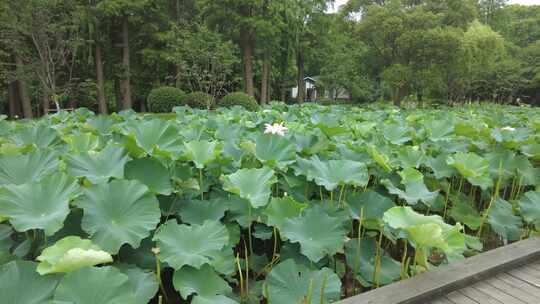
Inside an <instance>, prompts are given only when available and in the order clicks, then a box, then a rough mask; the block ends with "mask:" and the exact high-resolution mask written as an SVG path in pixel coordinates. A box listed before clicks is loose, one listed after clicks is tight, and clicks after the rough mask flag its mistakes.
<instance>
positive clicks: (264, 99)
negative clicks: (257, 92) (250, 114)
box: [261, 53, 270, 104]
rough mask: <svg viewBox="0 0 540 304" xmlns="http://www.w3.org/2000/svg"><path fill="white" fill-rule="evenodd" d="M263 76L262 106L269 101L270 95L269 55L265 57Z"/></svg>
mask: <svg viewBox="0 0 540 304" xmlns="http://www.w3.org/2000/svg"><path fill="white" fill-rule="evenodd" d="M261 76H262V77H261V104H265V103H267V102H268V101H269V98H268V96H269V95H270V94H269V92H270V86H269V84H270V58H269V55H268V53H266V54H265V55H264V62H263V66H262V75H261Z"/></svg>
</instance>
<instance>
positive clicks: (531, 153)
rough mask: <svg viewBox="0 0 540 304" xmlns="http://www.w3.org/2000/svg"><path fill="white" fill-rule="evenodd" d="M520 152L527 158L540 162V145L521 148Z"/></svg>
mask: <svg viewBox="0 0 540 304" xmlns="http://www.w3.org/2000/svg"><path fill="white" fill-rule="evenodd" d="M520 150H521V152H523V154H525V155H526V156H527V157H530V158H532V159H534V160H540V144H530V145H523V146H521V147H520Z"/></svg>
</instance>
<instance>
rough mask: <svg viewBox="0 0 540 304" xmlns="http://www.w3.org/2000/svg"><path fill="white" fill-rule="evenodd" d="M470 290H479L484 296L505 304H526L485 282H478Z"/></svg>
mask: <svg viewBox="0 0 540 304" xmlns="http://www.w3.org/2000/svg"><path fill="white" fill-rule="evenodd" d="M472 288H474V289H476V290H479V291H481V292H483V293H485V294H488V295H490V296H491V297H493V298H495V299H497V300H499V301H501V302H503V303H505V304H527V302H524V301H521V300H520V299H518V298H516V297H514V296H512V295H509V294H507V293H506V292H504V291H502V290H499V289H497V288H496V287H493V286H491V285H489V284H486V283H485V282H478V283H476V284H474V285H473V286H472Z"/></svg>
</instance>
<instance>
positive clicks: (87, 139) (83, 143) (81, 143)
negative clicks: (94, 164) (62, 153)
mask: <svg viewBox="0 0 540 304" xmlns="http://www.w3.org/2000/svg"><path fill="white" fill-rule="evenodd" d="M63 139H64V141H65V142H66V143H67V144H68V146H69V151H70V152H71V153H84V152H88V151H94V150H96V149H97V148H98V147H99V137H98V136H96V135H94V134H92V133H79V134H72V135H67V136H64V138H63Z"/></svg>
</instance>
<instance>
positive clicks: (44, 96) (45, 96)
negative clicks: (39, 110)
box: [41, 85, 50, 115]
mask: <svg viewBox="0 0 540 304" xmlns="http://www.w3.org/2000/svg"><path fill="white" fill-rule="evenodd" d="M41 90H42V91H43V92H42V94H41V106H42V107H43V115H47V114H48V113H49V103H50V100H49V93H48V92H47V88H45V86H43V85H42V86H41Z"/></svg>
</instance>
